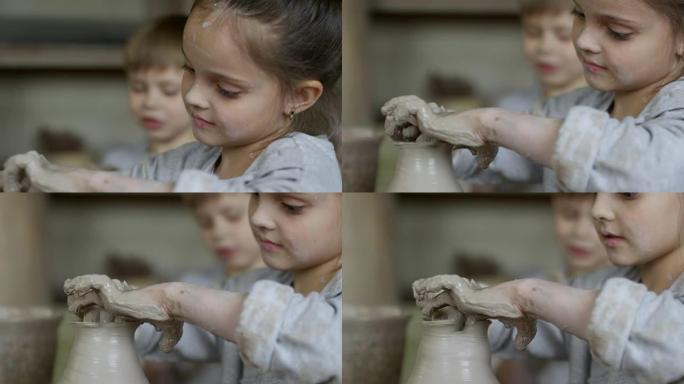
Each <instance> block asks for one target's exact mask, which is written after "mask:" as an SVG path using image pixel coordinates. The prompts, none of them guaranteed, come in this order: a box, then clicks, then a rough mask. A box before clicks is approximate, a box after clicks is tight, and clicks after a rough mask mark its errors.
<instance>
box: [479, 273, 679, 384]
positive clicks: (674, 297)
mask: <svg viewBox="0 0 684 384" xmlns="http://www.w3.org/2000/svg"><path fill="white" fill-rule="evenodd" d="M638 279H639V272H638V269H637V268H636V267H630V268H615V267H608V268H605V269H602V270H599V271H596V272H593V273H588V274H586V275H583V276H581V277H579V278H577V279H574V280H571V281H570V285H571V286H573V287H576V288H583V289H600V293H599V295H598V297H597V298H596V303H595V305H594V308H593V310H592V313H591V320H590V322H589V327H588V335H587V336H588V341H584V340H582V339H579V338H577V337H575V336H573V335H571V334H569V333H567V332H563V331H562V330H561V329H559V328H558V327H556V326H554V325H552V324H550V323H547V322H544V321H537V334H536V336H535V337H534V339H533V340H532V342H531V343H530V344H529V345H528V347H527V352H528V353H529V354H531V355H533V356H536V357H539V358H544V359H561V360H565V359H567V360H568V361H569V362H570V371H569V372H568V375H569V378H570V383H572V384H586V383H588V384H599V383H601V384H636V383H638V384H647V383H648V384H656V383H677V384H682V383H684V274H682V275H680V276H679V278H678V279H677V281H676V282H675V283H674V284H673V285H672V286H671V287H670V288H669V289H667V290H665V291H663V292H662V293H661V294H655V293H653V292H650V291H648V289H647V288H646V286H644V285H643V284H639V283H637V281H638ZM489 342H490V345H491V347H492V351H493V352H495V353H502V354H503V355H504V356H509V357H510V356H515V355H517V354H518V353H519V352H518V351H517V350H516V349H515V346H514V330H513V329H509V328H505V327H504V325H503V324H502V323H500V322H498V321H494V322H492V325H491V326H490V327H489Z"/></svg>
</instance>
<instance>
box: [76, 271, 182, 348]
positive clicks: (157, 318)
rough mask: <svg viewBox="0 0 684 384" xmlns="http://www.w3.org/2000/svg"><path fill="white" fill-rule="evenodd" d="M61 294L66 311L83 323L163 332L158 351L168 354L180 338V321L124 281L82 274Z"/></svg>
mask: <svg viewBox="0 0 684 384" xmlns="http://www.w3.org/2000/svg"><path fill="white" fill-rule="evenodd" d="M64 292H65V293H66V294H67V301H68V303H69V310H70V311H72V312H74V313H75V314H76V315H77V316H79V317H81V318H82V319H83V320H84V321H91V322H95V321H97V322H99V323H108V322H112V321H113V322H117V323H118V322H127V321H145V322H150V323H152V324H153V325H154V326H155V327H156V328H157V329H158V330H161V331H162V332H163V333H164V336H163V338H162V340H161V342H160V345H159V349H160V350H161V351H164V352H168V351H170V350H171V349H172V348H173V347H174V346H175V345H176V343H177V342H178V340H180V338H181V336H182V330H183V324H182V322H180V321H176V320H174V319H172V318H171V317H170V316H169V315H168V314H167V313H166V311H165V310H164V308H162V306H161V304H160V303H158V302H155V301H154V299H152V298H150V297H149V296H146V295H143V294H137V292H136V290H135V289H133V288H132V287H130V286H129V285H128V284H127V283H126V282H125V281H124V282H122V281H119V280H116V279H110V278H109V277H107V276H105V275H83V276H78V277H75V278H73V279H68V280H67V281H65V282H64Z"/></svg>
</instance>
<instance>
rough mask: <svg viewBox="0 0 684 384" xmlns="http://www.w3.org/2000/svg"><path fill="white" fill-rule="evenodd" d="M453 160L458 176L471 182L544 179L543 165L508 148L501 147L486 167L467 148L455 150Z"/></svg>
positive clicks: (537, 181) (538, 180)
mask: <svg viewBox="0 0 684 384" xmlns="http://www.w3.org/2000/svg"><path fill="white" fill-rule="evenodd" d="M451 160H452V165H453V169H454V173H455V174H456V177H457V178H459V179H465V180H467V181H470V182H479V183H485V184H500V183H503V182H512V183H526V184H534V183H540V182H541V181H542V167H540V166H538V165H536V164H534V162H532V161H531V160H528V159H526V158H524V157H522V156H520V155H519V154H517V153H515V152H513V151H511V150H509V149H506V148H499V152H498V153H497V155H496V157H495V158H494V161H492V163H491V164H490V165H489V167H488V168H486V169H481V168H480V167H479V166H478V165H477V157H475V155H473V154H472V153H471V152H470V151H469V150H467V149H458V150H456V151H454V152H453V154H452V158H451Z"/></svg>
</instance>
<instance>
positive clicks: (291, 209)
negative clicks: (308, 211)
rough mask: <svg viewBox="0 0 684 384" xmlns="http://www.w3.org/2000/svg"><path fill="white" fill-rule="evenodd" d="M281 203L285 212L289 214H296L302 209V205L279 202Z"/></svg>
mask: <svg viewBox="0 0 684 384" xmlns="http://www.w3.org/2000/svg"><path fill="white" fill-rule="evenodd" d="M281 205H282V206H283V208H284V209H285V212H287V213H290V214H294V215H298V214H300V213H302V212H303V211H304V206H303V205H292V204H287V203H281Z"/></svg>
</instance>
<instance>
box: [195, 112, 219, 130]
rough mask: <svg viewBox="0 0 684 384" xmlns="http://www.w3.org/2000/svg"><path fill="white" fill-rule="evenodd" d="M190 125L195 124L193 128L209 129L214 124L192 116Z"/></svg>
mask: <svg viewBox="0 0 684 384" xmlns="http://www.w3.org/2000/svg"><path fill="white" fill-rule="evenodd" d="M192 123H193V124H195V126H196V127H198V128H210V127H213V126H214V125H215V124H214V123H212V122H209V121H207V120H204V119H203V118H201V117H198V116H195V115H193V116H192Z"/></svg>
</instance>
